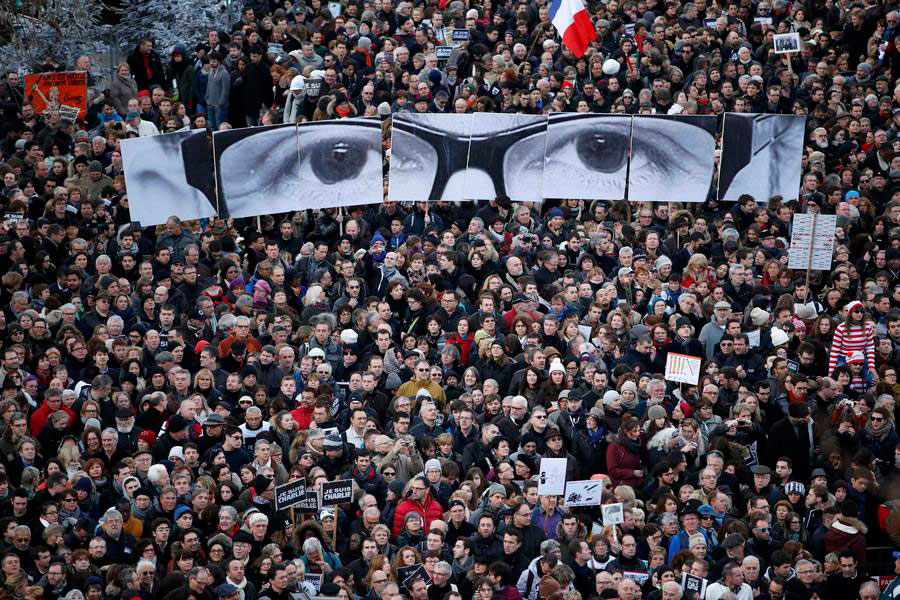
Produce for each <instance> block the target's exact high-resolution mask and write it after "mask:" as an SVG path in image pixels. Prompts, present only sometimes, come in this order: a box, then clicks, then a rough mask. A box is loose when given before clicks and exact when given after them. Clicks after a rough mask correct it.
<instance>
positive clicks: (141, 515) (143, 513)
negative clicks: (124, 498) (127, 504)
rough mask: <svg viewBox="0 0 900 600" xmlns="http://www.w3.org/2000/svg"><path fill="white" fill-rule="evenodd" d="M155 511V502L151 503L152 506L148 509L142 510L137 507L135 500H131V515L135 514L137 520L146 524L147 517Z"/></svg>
mask: <svg viewBox="0 0 900 600" xmlns="http://www.w3.org/2000/svg"><path fill="white" fill-rule="evenodd" d="M153 510H154V506H153V502H151V503H150V506H148V507H147V508H145V509H140V508H138V507H137V504H135V502H134V500H133V499H132V500H131V514H133V515H134V516H135V518H137V519H139V520H141V521H144V522H146V521H147V515H149V514H150V513H151V512H153ZM126 521H127V519H126Z"/></svg>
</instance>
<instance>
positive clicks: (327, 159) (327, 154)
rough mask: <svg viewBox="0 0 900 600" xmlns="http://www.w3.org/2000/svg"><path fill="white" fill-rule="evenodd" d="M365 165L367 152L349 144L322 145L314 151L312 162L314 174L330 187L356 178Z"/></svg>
mask: <svg viewBox="0 0 900 600" xmlns="http://www.w3.org/2000/svg"><path fill="white" fill-rule="evenodd" d="M365 163H366V155H365V152H364V151H362V150H361V149H360V148H355V147H353V146H352V145H351V144H348V143H347V142H335V143H333V144H321V145H320V146H319V147H317V148H315V149H314V150H313V153H312V160H311V166H312V169H313V172H314V173H315V174H316V176H317V177H318V178H319V179H320V180H321V181H322V182H323V183H326V184H329V185H331V184H335V183H338V182H340V181H345V180H347V179H352V178H353V177H356V176H357V175H359V173H360V172H361V171H362V168H363V166H364V165H365Z"/></svg>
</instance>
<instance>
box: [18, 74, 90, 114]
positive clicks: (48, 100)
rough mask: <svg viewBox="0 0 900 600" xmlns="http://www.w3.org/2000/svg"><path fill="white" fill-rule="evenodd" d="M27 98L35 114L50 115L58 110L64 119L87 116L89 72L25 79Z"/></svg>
mask: <svg viewBox="0 0 900 600" xmlns="http://www.w3.org/2000/svg"><path fill="white" fill-rule="evenodd" d="M25 98H26V99H28V100H30V101H31V105H32V106H33V107H34V111H35V112H36V113H39V114H43V115H47V114H50V113H51V112H52V111H59V116H60V117H62V118H63V119H69V120H70V121H75V120H76V119H83V118H84V117H85V115H86V114H87V73H85V72H84V71H63V72H61V73H37V74H33V75H26V76H25Z"/></svg>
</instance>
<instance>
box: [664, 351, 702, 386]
mask: <svg viewBox="0 0 900 600" xmlns="http://www.w3.org/2000/svg"><path fill="white" fill-rule="evenodd" d="M701 362H702V359H700V358H698V357H696V356H688V355H687V354H677V353H675V352H669V354H668V355H666V381H676V382H678V383H688V384H690V385H697V382H698V381H699V380H700V363H701Z"/></svg>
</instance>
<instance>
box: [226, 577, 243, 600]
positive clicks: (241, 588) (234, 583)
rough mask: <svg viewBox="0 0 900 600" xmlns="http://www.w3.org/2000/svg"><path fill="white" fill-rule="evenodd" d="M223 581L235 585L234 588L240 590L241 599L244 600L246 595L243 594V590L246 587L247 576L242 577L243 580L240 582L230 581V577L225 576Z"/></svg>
mask: <svg viewBox="0 0 900 600" xmlns="http://www.w3.org/2000/svg"><path fill="white" fill-rule="evenodd" d="M225 583H230V584H231V585H233V586H234V587H236V588H237V589H238V591H240V592H241V600H244V598H246V595H245V592H244V588H245V587H247V578H246V577H244V580H243V581H242V582H240V583H238V582H236V581H232V580H231V578H229V577H226V578H225Z"/></svg>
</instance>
